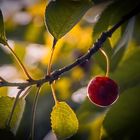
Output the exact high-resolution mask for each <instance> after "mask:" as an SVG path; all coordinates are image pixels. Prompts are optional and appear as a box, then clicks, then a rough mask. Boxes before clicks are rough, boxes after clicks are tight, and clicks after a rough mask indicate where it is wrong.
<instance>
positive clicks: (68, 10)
mask: <svg viewBox="0 0 140 140" xmlns="http://www.w3.org/2000/svg"><path fill="white" fill-rule="evenodd" d="M91 6H92V3H91V2H90V1H88V0H81V1H71V0H69V1H66V0H56V1H51V2H50V3H49V5H48V6H47V8H46V12H45V21H46V25H47V27H48V30H49V32H50V33H51V34H52V35H53V37H54V38H55V39H59V38H61V37H62V36H64V35H65V34H66V33H67V32H68V31H69V30H71V28H72V27H73V26H74V25H75V24H76V23H77V22H78V21H79V20H80V19H81V17H82V16H83V15H84V14H85V12H86V11H87V10H88V9H89V8H90V7H91Z"/></svg>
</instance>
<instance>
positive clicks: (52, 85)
mask: <svg viewBox="0 0 140 140" xmlns="http://www.w3.org/2000/svg"><path fill="white" fill-rule="evenodd" d="M54 84H55V83H52V84H51V90H52V95H53V98H54V101H55V104H57V102H58V100H57V98H56V94H55V88H54Z"/></svg>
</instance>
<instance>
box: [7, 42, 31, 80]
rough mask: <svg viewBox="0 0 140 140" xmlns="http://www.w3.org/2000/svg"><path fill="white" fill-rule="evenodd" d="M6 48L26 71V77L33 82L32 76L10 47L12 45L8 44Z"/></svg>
mask: <svg viewBox="0 0 140 140" xmlns="http://www.w3.org/2000/svg"><path fill="white" fill-rule="evenodd" d="M6 46H7V48H8V49H9V50H10V51H11V53H12V55H13V56H14V58H15V59H16V60H17V62H18V64H19V65H20V67H21V68H22V70H23V71H24V73H25V75H26V76H27V77H28V78H29V80H30V81H31V80H32V78H31V76H30V75H29V73H28V71H27V70H26V68H25V66H24V65H23V63H22V62H21V60H20V59H19V57H18V56H17V54H16V53H15V52H14V51H13V49H12V48H11V47H10V45H9V44H8V43H7V44H6Z"/></svg>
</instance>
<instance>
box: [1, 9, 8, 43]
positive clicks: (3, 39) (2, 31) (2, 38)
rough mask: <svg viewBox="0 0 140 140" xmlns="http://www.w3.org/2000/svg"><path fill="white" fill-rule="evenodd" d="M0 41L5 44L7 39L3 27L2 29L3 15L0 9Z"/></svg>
mask: <svg viewBox="0 0 140 140" xmlns="http://www.w3.org/2000/svg"><path fill="white" fill-rule="evenodd" d="M0 43H2V44H4V45H6V44H7V39H6V36H5V29H4V22H3V15H2V11H1V10H0Z"/></svg>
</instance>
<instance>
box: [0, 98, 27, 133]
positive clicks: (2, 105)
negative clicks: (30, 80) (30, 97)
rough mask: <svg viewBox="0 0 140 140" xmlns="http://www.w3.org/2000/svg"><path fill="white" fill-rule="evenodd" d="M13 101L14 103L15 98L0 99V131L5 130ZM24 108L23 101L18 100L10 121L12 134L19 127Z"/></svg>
mask: <svg viewBox="0 0 140 140" xmlns="http://www.w3.org/2000/svg"><path fill="white" fill-rule="evenodd" d="M14 101H15V98H10V97H8V96H6V97H0V129H4V128H6V122H7V120H8V118H9V115H10V113H11V109H12V106H13V103H14ZM24 107H25V100H24V99H20V100H19V101H18V103H17V106H16V108H15V111H14V114H13V117H12V121H11V126H10V127H11V130H12V131H13V132H16V130H17V128H18V126H19V123H20V120H21V117H22V115H23V111H24Z"/></svg>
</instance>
